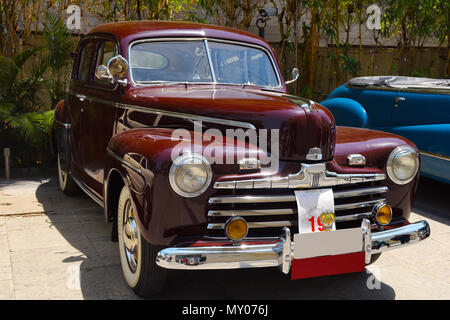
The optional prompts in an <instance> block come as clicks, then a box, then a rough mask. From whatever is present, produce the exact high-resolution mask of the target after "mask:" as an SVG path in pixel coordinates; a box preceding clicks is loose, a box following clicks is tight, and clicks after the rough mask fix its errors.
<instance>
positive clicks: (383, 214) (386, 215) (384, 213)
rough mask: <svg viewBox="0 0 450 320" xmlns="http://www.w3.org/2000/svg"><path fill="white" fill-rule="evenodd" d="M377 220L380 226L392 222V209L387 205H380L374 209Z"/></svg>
mask: <svg viewBox="0 0 450 320" xmlns="http://www.w3.org/2000/svg"><path fill="white" fill-rule="evenodd" d="M374 213H375V220H376V221H377V223H378V224H380V225H383V226H384V225H386V224H388V223H389V222H391V220H392V208H391V206H390V205H388V204H385V203H379V204H377V205H376V206H375V207H374Z"/></svg>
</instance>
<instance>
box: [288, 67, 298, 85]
mask: <svg viewBox="0 0 450 320" xmlns="http://www.w3.org/2000/svg"><path fill="white" fill-rule="evenodd" d="M299 76H300V72H299V71H298V68H294V69H292V79H291V80H288V81H285V83H286V84H290V83H292V82H295V81H297V79H298V77H299Z"/></svg>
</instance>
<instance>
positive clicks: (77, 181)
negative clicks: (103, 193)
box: [71, 175, 104, 208]
mask: <svg viewBox="0 0 450 320" xmlns="http://www.w3.org/2000/svg"><path fill="white" fill-rule="evenodd" d="M71 177H72V179H73V181H75V183H76V184H77V185H78V186H79V187H80V189H81V190H83V191H84V192H85V193H86V194H87V195H88V196H89V197H90V198H91V199H92V200H94V201H95V202H97V204H98V205H100V206H101V207H102V208H103V207H104V204H103V200H101V199H100V198H99V197H97V196H96V195H95V194H93V193H92V192H91V191H90V190H89V189H88V188H87V187H86V186H85V185H84V184H83V183H82V182H81V181H80V180H78V179H77V178H75V176H73V175H72V176H71Z"/></svg>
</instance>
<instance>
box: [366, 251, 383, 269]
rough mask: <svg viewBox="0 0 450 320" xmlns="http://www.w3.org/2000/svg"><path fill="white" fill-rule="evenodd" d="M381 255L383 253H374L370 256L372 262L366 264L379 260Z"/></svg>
mask: <svg viewBox="0 0 450 320" xmlns="http://www.w3.org/2000/svg"><path fill="white" fill-rule="evenodd" d="M380 256H381V253H375V254H373V255H372V256H371V257H370V262H369V263H368V264H366V265H367V266H368V265H371V264H372V263H374V262H375V261H377V260H378V258H380Z"/></svg>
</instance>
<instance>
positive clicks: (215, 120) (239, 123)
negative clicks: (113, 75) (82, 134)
mask: <svg viewBox="0 0 450 320" xmlns="http://www.w3.org/2000/svg"><path fill="white" fill-rule="evenodd" d="M68 93H69V94H72V95H75V93H74V92H73V91H68ZM86 98H87V99H90V101H93V102H97V103H102V104H105V105H110V106H113V107H115V108H119V109H127V110H136V111H140V112H144V113H151V114H156V115H158V116H168V117H174V118H180V119H189V120H196V121H205V122H210V123H217V124H221V125H226V126H231V127H238V128H245V129H254V130H256V127H255V126H254V125H253V124H251V123H248V122H242V121H235V120H228V119H221V118H213V117H205V116H198V115H195V114H189V113H180V112H174V111H166V110H161V109H154V108H147V107H141V106H135V105H130V104H124V103H115V102H112V101H108V100H104V99H99V98H94V97H90V96H89V97H86ZM159 120H160V119H158V121H159ZM155 122H156V119H155ZM154 125H155V124H154Z"/></svg>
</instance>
